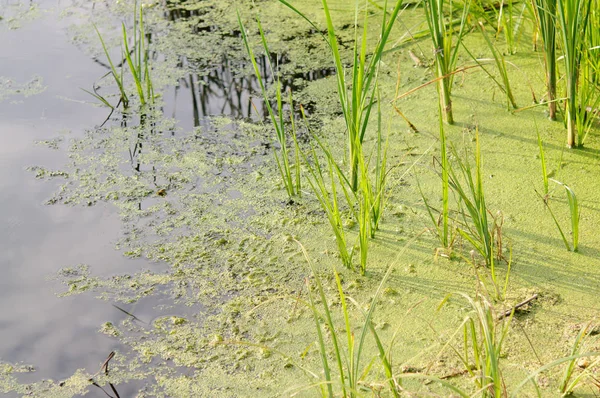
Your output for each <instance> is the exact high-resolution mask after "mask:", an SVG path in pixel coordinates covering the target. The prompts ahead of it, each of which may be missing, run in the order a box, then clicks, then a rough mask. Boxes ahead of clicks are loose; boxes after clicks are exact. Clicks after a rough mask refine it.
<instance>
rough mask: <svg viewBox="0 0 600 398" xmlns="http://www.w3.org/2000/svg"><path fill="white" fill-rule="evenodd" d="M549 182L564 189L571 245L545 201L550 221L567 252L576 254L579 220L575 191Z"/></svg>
mask: <svg viewBox="0 0 600 398" xmlns="http://www.w3.org/2000/svg"><path fill="white" fill-rule="evenodd" d="M550 181H552V182H554V183H555V184H558V185H560V186H562V187H563V188H564V189H565V193H566V194H567V203H568V204H569V215H570V218H571V245H570V244H569V242H568V240H567V237H566V234H565V232H564V231H563V229H562V228H561V226H560V223H559V222H558V220H557V218H556V216H555V215H554V213H553V212H552V209H551V208H550V205H549V204H548V202H547V201H546V202H545V203H546V207H547V208H548V210H549V211H550V215H551V216H552V219H553V220H554V223H555V224H556V227H557V229H558V231H559V232H560V236H561V238H562V240H563V243H564V244H565V247H566V248H567V250H570V251H574V252H576V251H577V250H578V248H579V220H580V218H581V214H580V212H579V202H578V201H577V196H576V195H575V191H573V189H572V188H571V187H569V186H568V185H567V184H564V183H562V182H560V181H557V180H554V179H552V178H551V179H550Z"/></svg>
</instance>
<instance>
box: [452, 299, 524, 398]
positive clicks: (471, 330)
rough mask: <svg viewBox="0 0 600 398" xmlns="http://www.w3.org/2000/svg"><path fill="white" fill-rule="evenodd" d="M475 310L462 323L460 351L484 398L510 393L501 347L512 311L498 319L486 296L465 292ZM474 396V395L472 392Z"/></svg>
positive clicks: (466, 368) (462, 360) (460, 356)
mask: <svg viewBox="0 0 600 398" xmlns="http://www.w3.org/2000/svg"><path fill="white" fill-rule="evenodd" d="M462 296H463V297H464V298H465V299H466V300H467V301H468V303H469V305H470V306H471V309H472V310H473V313H472V314H470V315H469V316H468V317H467V319H466V320H465V324H464V326H463V350H462V353H461V352H459V351H458V350H455V352H456V353H457V354H458V356H459V358H460V360H461V362H462V363H463V366H464V367H465V370H466V371H467V373H468V374H469V375H470V376H471V379H472V380H473V382H474V383H475V386H476V388H477V391H479V395H480V396H481V397H482V398H488V397H504V396H507V395H508V394H507V391H506V386H505V383H504V378H503V376H502V371H501V367H500V359H501V357H502V346H503V343H504V340H505V339H506V336H507V335H508V331H509V328H510V322H511V320H512V314H511V316H510V317H508V318H507V319H506V318H505V320H503V321H501V322H498V320H497V316H496V315H495V312H494V310H493V307H492V305H491V303H490V302H489V301H488V300H487V299H486V298H485V297H483V296H477V298H476V299H472V298H471V297H469V296H467V295H462ZM472 396H474V395H472Z"/></svg>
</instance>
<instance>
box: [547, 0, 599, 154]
mask: <svg viewBox="0 0 600 398" xmlns="http://www.w3.org/2000/svg"><path fill="white" fill-rule="evenodd" d="M590 6H591V1H589V0H559V1H558V2H557V7H556V18H557V20H558V25H559V26H560V36H561V39H562V40H561V46H562V49H563V59H564V61H565V81H566V85H567V95H566V109H565V115H566V117H565V122H566V124H567V145H568V146H569V147H575V146H581V145H583V140H584V138H585V131H581V130H578V127H580V128H581V120H578V118H581V117H582V115H581V109H582V108H583V109H585V108H586V107H587V106H588V104H587V103H581V102H580V96H579V95H578V90H579V86H580V69H581V61H582V58H583V56H584V53H585V52H586V51H587V49H586V42H585V37H586V34H587V29H588V18H589V15H590Z"/></svg>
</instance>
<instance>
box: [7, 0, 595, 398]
mask: <svg viewBox="0 0 600 398" xmlns="http://www.w3.org/2000/svg"><path fill="white" fill-rule="evenodd" d="M34 3H36V2H32V3H31V4H29V3H28V4H27V6H24V5H23V4H21V3H18V5H15V4H12V5H11V6H12V7H13V8H10V7H8V8H6V9H5V10H4V11H3V12H4V14H0V16H1V17H2V19H1V20H0V23H1V24H3V28H7V29H8V28H10V29H18V28H19V18H21V20H22V21H23V23H25V22H27V18H26V17H24V16H23V15H26V16H30V15H31V14H30V13H25V12H21V11H22V10H27V7H30V8H29V10H30V11H31V10H36V9H37V8H36V7H37V5H35V4H34ZM41 3H44V2H41ZM42 5H43V4H42ZM53 7H57V10H58V11H59V12H60V14H61V15H68V16H69V17H71V18H72V19H73V20H74V21H75V22H73V23H72V24H71V25H70V26H69V29H68V33H69V35H70V37H71V39H72V41H73V42H74V43H76V44H77V45H78V46H79V47H80V48H82V49H83V50H84V51H85V52H86V54H88V55H89V57H90V58H92V59H94V60H95V61H96V62H97V63H98V64H100V65H102V66H103V68H104V70H105V74H104V75H99V76H98V77H97V80H96V81H95V82H89V84H88V85H87V86H86V87H81V88H82V89H83V90H82V91H81V95H82V97H81V98H83V101H88V102H90V104H88V106H94V105H96V106H99V107H102V109H104V110H105V111H106V116H105V117H104V118H101V119H99V120H93V121H90V123H89V126H87V128H86V129H85V131H81V132H79V134H73V135H70V136H69V138H68V139H62V138H60V139H56V138H55V137H44V139H43V140H41V143H42V144H43V145H45V146H48V147H49V149H48V150H50V149H54V150H60V151H64V153H66V154H67V156H68V161H67V163H66V164H64V165H61V166H58V167H54V166H52V167H51V166H49V165H46V164H41V163H40V164H35V165H23V167H26V166H29V167H28V170H29V171H30V178H32V179H33V178H34V177H35V178H37V179H39V180H46V182H45V183H47V184H55V186H56V187H57V189H56V191H55V192H54V194H53V195H52V196H51V197H49V198H48V199H47V201H46V203H45V204H46V205H48V206H76V207H82V208H86V209H87V208H92V207H98V206H108V207H109V208H110V209H112V211H114V212H115V213H117V214H118V217H119V220H120V231H113V232H114V236H115V238H114V242H115V246H116V250H117V251H118V252H119V253H122V255H123V256H124V259H123V262H127V261H134V260H133V259H138V260H140V259H143V260H144V262H143V264H144V266H143V267H140V268H139V269H137V270H135V271H133V272H119V271H117V272H115V273H111V274H110V275H106V273H104V272H102V270H99V269H96V267H90V266H88V265H85V264H79V265H76V264H62V266H63V267H62V268H60V269H57V270H56V272H55V274H54V275H52V282H48V283H57V284H60V285H61V286H62V287H61V290H60V291H59V294H58V296H61V297H72V296H75V297H95V298H97V299H98V300H101V301H104V302H107V303H110V304H111V305H112V306H114V308H115V310H116V311H119V313H120V314H121V315H122V320H121V321H120V322H119V323H113V322H108V321H107V322H104V323H102V324H99V325H98V329H99V330H98V335H99V336H101V337H102V338H106V339H110V340H111V341H114V342H115V344H116V347H117V349H116V350H115V352H114V353H109V352H107V353H106V354H105V356H103V357H101V358H97V361H98V367H97V368H95V369H69V374H70V376H69V377H66V378H63V379H60V380H53V379H44V380H40V379H36V378H35V372H33V371H34V370H35V366H36V364H35V363H31V364H30V363H29V359H28V358H20V359H17V360H15V361H7V360H5V358H4V357H1V358H0V359H1V361H2V362H0V391H3V392H5V393H8V394H12V395H14V396H38V397H73V396H80V395H86V394H87V395H90V396H92V395H93V394H102V395H108V396H113V397H117V396H119V390H120V387H121V386H127V385H128V384H132V385H135V386H136V388H135V390H136V391H135V394H137V395H136V396H139V397H146V396H159V397H160V396H162V397H262V396H265V397H267V396H268V397H270V396H307V397H311V396H327V397H334V396H335V397H337V396H343V397H359V396H384V397H388V396H390V397H392V396H393V397H398V396H419V397H420V396H444V397H446V396H461V397H472V396H482V397H504V396H506V397H508V396H514V397H529V396H532V397H534V396H544V397H554V396H566V395H573V396H586V397H592V396H597V395H600V376H598V371H599V370H600V356H599V355H600V341H599V340H598V336H599V331H600V329H599V327H600V326H599V324H598V322H599V319H598V312H599V310H600V308H598V304H597V296H598V292H599V289H600V234H597V233H596V229H597V225H599V223H600V200H599V199H598V198H599V195H600V179H598V178H597V173H598V167H599V166H600V136H599V134H598V133H599V132H600V131H599V127H600V124H599V118H598V116H599V115H598V108H599V107H600V104H599V102H600V14H599V13H598V12H599V11H598V10H600V2H599V1H598V0H587V1H586V0H521V1H517V0H502V1H500V2H496V1H487V0H456V1H453V0H421V1H416V2H407V1H404V2H402V1H397V2H396V1H394V0H368V1H364V2H362V1H358V2H352V1H345V0H344V1H342V0H299V1H289V0H260V1H256V0H255V1H250V0H238V1H229V0H181V1H175V0H164V1H148V2H136V1H133V0H131V1H118V2H114V1H106V0H94V1H85V2H81V3H79V2H77V1H75V0H73V1H71V2H70V3H68V4H63V5H53ZM42 8H43V7H42ZM11 9H12V10H13V11H10V10H11ZM14 10H17V11H14ZM11 12H12V14H11ZM32 18H40V17H39V16H38V17H35V16H34V17H32ZM27 23H36V22H35V20H34V21H33V22H27ZM40 68H43V66H40ZM41 72H42V71H40V73H41ZM4 81H6V82H9V80H8V79H5V78H0V101H1V100H4V99H5V97H6V98H8V97H9V96H14V95H15V94H31V95H35V94H36V93H37V92H39V91H40V90H42V89H41V87H40V85H41V83H40V80H39V79H37V78H34V79H33V80H32V81H31V82H30V83H28V84H26V85H25V86H23V87H16V86H13V85H10V84H8V83H6V84H4V83H3V82H4ZM27 87H28V88H27ZM26 88H27V89H26ZM25 89H26V92H21V91H23V90H25ZM184 96H187V97H184ZM181 97H183V100H182V99H181ZM182 103H183V104H185V105H183V107H184V109H186V110H187V111H182V112H181V113H179V114H178V113H177V112H176V110H177V106H179V107H181V106H182V105H181V104H182ZM3 104H5V102H2V103H0V105H3ZM180 114H181V115H186V118H187V119H185V120H184V119H183V118H182V117H181V116H179V115H180ZM38 183H40V184H41V183H42V182H38ZM91 233H93V232H91ZM74 244H77V243H74ZM145 300H146V301H151V302H152V300H155V301H156V302H160V303H161V304H160V305H156V306H155V307H154V312H153V313H152V318H151V319H145V317H143V316H141V315H139V314H136V306H137V305H138V303H140V302H143V301H145ZM138 315H139V317H138ZM64 327H65V328H66V327H69V325H64ZM0 355H3V353H1V352H0ZM103 361H104V362H103ZM32 372H33V373H32ZM24 375H26V376H24ZM32 375H33V377H32ZM101 390H103V391H104V392H103V391H101ZM121 391H122V390H121ZM121 394H122V393H121ZM94 396H95V395H94ZM121 396H122V395H121Z"/></svg>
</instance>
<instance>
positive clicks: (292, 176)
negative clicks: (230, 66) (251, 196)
mask: <svg viewBox="0 0 600 398" xmlns="http://www.w3.org/2000/svg"><path fill="white" fill-rule="evenodd" d="M238 23H239V26H240V31H241V33H242V40H243V41H244V46H245V48H246V51H247V52H248V56H249V57H250V61H251V62H252V67H253V69H254V74H255V75H256V78H257V80H258V83H259V85H260V89H261V93H262V95H263V99H264V101H265V105H266V108H267V111H268V113H269V118H270V119H271V123H272V125H273V127H274V128H275V132H276V139H277V143H278V144H279V150H277V149H274V150H273V153H274V156H275V161H276V162H277V168H278V169H279V174H280V175H281V180H282V181H283V185H284V186H285V190H286V192H287V194H288V196H289V197H290V198H292V197H294V196H302V191H301V190H302V182H301V178H300V148H299V146H298V140H297V137H296V124H295V122H294V112H293V107H294V104H293V101H292V93H291V92H290V93H289V98H288V105H289V106H290V108H291V110H290V126H291V128H290V129H289V130H290V131H291V134H290V135H291V137H292V142H293V144H294V149H295V164H294V165H292V162H291V161H290V158H291V154H290V153H289V150H288V144H287V135H288V134H287V133H286V132H287V131H288V127H287V126H286V120H285V117H284V103H283V94H282V86H281V80H280V79H279V77H277V78H276V80H275V82H274V83H275V97H276V100H277V108H276V110H274V109H273V107H272V106H271V101H270V98H269V95H268V93H267V87H266V83H265V79H264V78H263V76H262V74H261V72H260V67H259V65H258V62H257V61H256V57H255V56H254V51H253V50H252V47H251V46H250V43H249V41H248V34H247V32H246V28H245V27H244V24H243V23H242V19H241V17H240V15H239V13H238ZM257 24H258V30H259V33H260V38H261V42H262V46H263V49H264V52H265V59H266V62H267V63H268V65H269V69H270V71H271V75H273V76H276V72H275V69H274V68H273V65H272V64H271V61H270V60H271V53H270V51H269V47H268V45H267V40H266V38H265V33H264V31H263V28H262V25H261V23H260V20H258V19H257ZM292 169H294V171H293V170H292Z"/></svg>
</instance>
